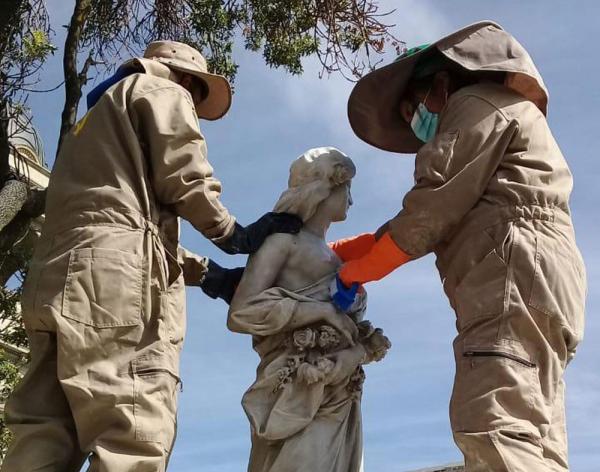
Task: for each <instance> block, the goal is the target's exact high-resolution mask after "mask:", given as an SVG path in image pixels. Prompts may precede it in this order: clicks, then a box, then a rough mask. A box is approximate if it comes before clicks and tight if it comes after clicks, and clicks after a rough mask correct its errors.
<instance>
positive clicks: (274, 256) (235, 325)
mask: <svg viewBox="0 0 600 472" xmlns="http://www.w3.org/2000/svg"><path fill="white" fill-rule="evenodd" d="M292 245H293V236H290V235H285V234H275V235H272V236H270V238H269V239H268V240H267V241H266V243H265V244H264V245H263V246H262V247H261V248H260V249H259V250H258V251H257V252H256V253H255V254H254V255H252V256H251V257H250V258H249V260H248V265H247V266H246V269H245V271H244V275H243V276H242V280H241V281H240V284H239V286H238V288H237V290H236V293H235V296H234V297H233V300H232V302H231V306H230V309H229V315H228V319H227V327H228V328H229V329H230V330H231V331H235V332H241V333H246V334H256V335H265V334H267V332H269V333H270V332H271V331H278V330H281V329H286V330H290V331H293V330H294V329H297V328H300V327H303V326H308V325H311V324H314V323H329V324H331V325H332V326H333V327H334V328H336V329H338V330H339V331H340V332H341V333H342V334H343V335H344V336H345V337H346V338H347V339H348V340H349V341H350V342H352V339H353V338H354V337H355V336H356V334H357V329H356V326H355V325H354V322H353V321H352V320H351V319H350V318H349V317H348V316H346V315H344V314H342V313H339V312H338V311H337V310H336V309H335V307H334V306H333V304H331V303H328V302H319V301H299V300H297V299H293V298H287V297H284V298H282V299H280V300H278V301H277V302H275V304H276V305H277V309H269V310H265V312H264V313H263V314H261V315H260V316H258V317H257V316H256V313H255V312H254V311H253V310H250V312H248V310H247V309H246V305H247V303H248V302H249V301H251V300H252V299H254V298H255V297H257V296H259V295H261V294H262V293H264V292H266V291H268V290H269V289H271V288H273V287H274V286H275V284H276V282H277V277H278V275H279V273H280V272H281V270H282V268H283V267H284V265H285V262H286V260H287V258H288V256H289V254H290V250H291V248H292ZM273 313H276V315H275V316H276V319H273V316H272V314H273ZM267 326H268V327H267Z"/></svg>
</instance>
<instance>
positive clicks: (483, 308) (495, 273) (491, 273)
mask: <svg viewBox="0 0 600 472" xmlns="http://www.w3.org/2000/svg"><path fill="white" fill-rule="evenodd" d="M507 274H508V268H507V265H506V264H505V262H504V260H503V259H502V258H501V257H500V255H499V254H498V252H497V251H496V249H492V250H491V251H490V252H489V253H488V254H486V256H485V257H484V258H483V259H482V260H481V261H480V262H479V263H477V264H476V265H475V266H474V267H472V268H471V269H470V270H469V272H467V274H466V275H465V276H464V277H463V278H462V279H461V281H460V282H459V284H458V285H457V287H456V289H455V292H454V302H455V304H456V316H457V322H458V328H459V330H460V331H462V330H464V329H467V328H468V327H469V326H471V325H472V324H473V323H474V322H475V321H477V319H478V318H481V317H490V316H493V315H499V314H501V313H503V311H504V306H505V302H506V287H507Z"/></svg>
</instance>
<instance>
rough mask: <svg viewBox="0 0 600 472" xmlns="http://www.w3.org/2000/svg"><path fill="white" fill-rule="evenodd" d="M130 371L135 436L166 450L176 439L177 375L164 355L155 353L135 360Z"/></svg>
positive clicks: (178, 382) (139, 439)
mask: <svg viewBox="0 0 600 472" xmlns="http://www.w3.org/2000/svg"><path fill="white" fill-rule="evenodd" d="M132 370H133V385H134V389H133V390H134V397H133V415H134V418H135V438H136V440H137V441H150V442H159V443H161V444H162V446H163V448H164V449H165V450H167V451H168V450H170V449H171V445H172V443H173V440H174V438H175V424H176V418H177V388H178V386H179V384H180V380H179V376H178V375H177V373H176V372H175V369H174V368H173V367H172V366H170V365H169V362H168V361H166V359H165V358H163V357H158V356H142V357H139V358H138V359H135V360H134V361H133V362H132Z"/></svg>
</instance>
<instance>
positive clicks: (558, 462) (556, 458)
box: [542, 379, 569, 472]
mask: <svg viewBox="0 0 600 472" xmlns="http://www.w3.org/2000/svg"><path fill="white" fill-rule="evenodd" d="M542 447H543V453H544V458H545V459H546V465H547V468H548V470H550V471H552V472H565V471H568V470H569V464H568V445H567V422H566V418H565V383H564V381H563V380H562V379H561V380H560V381H559V384H558V388H557V391H556V398H555V400H554V404H553V406H552V420H551V423H550V427H549V429H548V433H547V434H546V435H545V436H544V437H543V438H542Z"/></svg>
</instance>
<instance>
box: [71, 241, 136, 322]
mask: <svg viewBox="0 0 600 472" xmlns="http://www.w3.org/2000/svg"><path fill="white" fill-rule="evenodd" d="M142 280H143V269H142V257H141V256H140V255H137V254H133V253H129V252H124V251H120V250H117V249H107V248H82V249H74V250H73V251H71V255H70V258H69V269H68V273H67V280H66V283H65V291H64V299H63V310H62V314H63V316H64V317H66V318H69V319H72V320H75V321H79V322H81V323H84V324H87V325H90V326H94V327H97V328H109V327H118V326H136V325H138V324H139V323H140V320H141V298H142Z"/></svg>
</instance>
